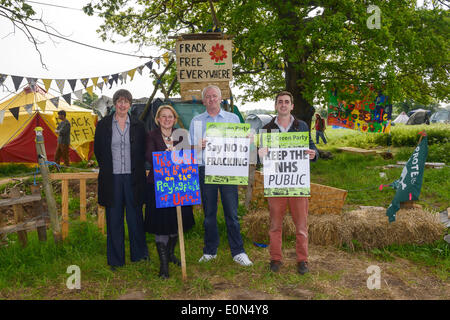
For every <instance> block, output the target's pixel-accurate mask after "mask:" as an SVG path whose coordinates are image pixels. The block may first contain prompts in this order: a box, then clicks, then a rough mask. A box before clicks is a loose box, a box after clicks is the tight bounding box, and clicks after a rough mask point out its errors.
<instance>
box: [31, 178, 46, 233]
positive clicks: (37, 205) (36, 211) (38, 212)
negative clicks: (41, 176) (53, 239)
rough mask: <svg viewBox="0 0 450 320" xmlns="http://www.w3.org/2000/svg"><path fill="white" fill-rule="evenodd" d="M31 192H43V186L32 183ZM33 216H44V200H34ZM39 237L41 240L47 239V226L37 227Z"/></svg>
mask: <svg viewBox="0 0 450 320" xmlns="http://www.w3.org/2000/svg"><path fill="white" fill-rule="evenodd" d="M30 189H31V194H39V195H40V194H41V188H40V187H39V185H31V188H30ZM33 216H35V217H41V218H45V217H44V207H43V206H42V200H39V201H34V202H33ZM37 233H38V238H39V240H40V241H47V228H46V227H45V226H42V227H37Z"/></svg>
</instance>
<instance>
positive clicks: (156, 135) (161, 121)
mask: <svg viewBox="0 0 450 320" xmlns="http://www.w3.org/2000/svg"><path fill="white" fill-rule="evenodd" d="M177 120H178V114H177V112H176V111H175V109H173V107H171V106H169V105H162V106H160V107H159V109H158V111H157V112H156V115H155V122H156V124H157V125H158V128H156V129H155V130H153V131H151V132H149V133H148V134H147V148H146V152H145V158H146V160H147V163H148V164H150V172H149V174H148V176H147V189H148V191H147V192H148V195H147V205H146V209H145V221H144V226H145V231H147V232H148V233H153V234H155V242H156V248H157V250H158V254H159V260H160V271H159V276H160V277H162V278H168V277H169V262H172V263H174V264H176V265H178V266H181V262H180V260H178V258H176V257H175V254H174V251H175V246H176V244H177V242H178V224H177V211H176V207H169V208H156V202H155V186H154V173H153V154H152V153H153V152H155V151H171V150H174V146H175V145H177V144H178V143H180V142H181V141H182V139H183V137H180V140H178V141H173V137H172V135H173V131H174V125H175V123H176V122H177ZM185 139H187V136H186V137H185ZM181 214H182V219H183V230H184V231H187V230H189V229H191V228H192V226H193V225H194V223H195V221H194V215H193V213H192V206H182V207H181Z"/></svg>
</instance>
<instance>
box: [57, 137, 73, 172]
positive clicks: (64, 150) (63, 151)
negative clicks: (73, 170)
mask: <svg viewBox="0 0 450 320" xmlns="http://www.w3.org/2000/svg"><path fill="white" fill-rule="evenodd" d="M61 157H62V158H63V161H64V165H65V166H66V167H68V166H69V165H70V161H69V145H68V144H59V143H58V146H57V147H56V153H55V162H56V163H57V164H59V163H60V162H61Z"/></svg>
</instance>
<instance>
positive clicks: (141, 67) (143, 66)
mask: <svg viewBox="0 0 450 320" xmlns="http://www.w3.org/2000/svg"><path fill="white" fill-rule="evenodd" d="M144 68H145V65H142V66H139V67H137V71H138V72H139V74H140V75H141V76H142V69H144Z"/></svg>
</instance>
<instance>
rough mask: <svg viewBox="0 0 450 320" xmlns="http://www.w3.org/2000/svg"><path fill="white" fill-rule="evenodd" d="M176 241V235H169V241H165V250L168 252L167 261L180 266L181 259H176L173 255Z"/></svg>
mask: <svg viewBox="0 0 450 320" xmlns="http://www.w3.org/2000/svg"><path fill="white" fill-rule="evenodd" d="M177 242H178V236H176V237H169V242H168V243H167V251H168V252H169V262H172V263H173V264H176V265H177V266H179V267H181V261H180V260H178V258H177V257H175V247H176V245H177Z"/></svg>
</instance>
